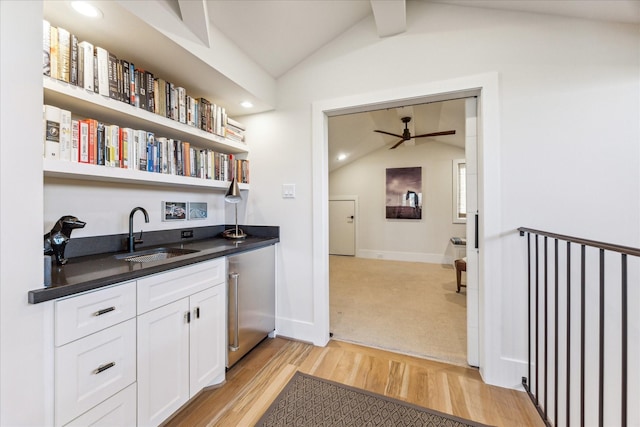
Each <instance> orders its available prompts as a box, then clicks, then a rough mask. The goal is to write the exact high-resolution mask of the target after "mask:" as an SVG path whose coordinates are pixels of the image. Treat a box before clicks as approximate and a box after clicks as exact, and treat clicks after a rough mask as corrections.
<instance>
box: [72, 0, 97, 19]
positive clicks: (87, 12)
mask: <svg viewBox="0 0 640 427" xmlns="http://www.w3.org/2000/svg"><path fill="white" fill-rule="evenodd" d="M71 7H73V8H74V9H75V11H76V12H78V13H80V14H82V15H84V16H88V17H89V18H102V11H101V10H100V9H98V8H97V7H95V6H94V5H92V4H89V3H87V2H86V1H72V2H71Z"/></svg>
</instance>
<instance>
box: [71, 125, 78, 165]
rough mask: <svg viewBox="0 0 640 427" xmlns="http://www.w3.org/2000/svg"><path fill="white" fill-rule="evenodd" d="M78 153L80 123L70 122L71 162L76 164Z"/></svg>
mask: <svg viewBox="0 0 640 427" xmlns="http://www.w3.org/2000/svg"><path fill="white" fill-rule="evenodd" d="M79 153H80V122H79V121H78V120H71V161H72V162H74V163H77V162H78V161H79V159H80V158H79Z"/></svg>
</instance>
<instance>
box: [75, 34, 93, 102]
mask: <svg viewBox="0 0 640 427" xmlns="http://www.w3.org/2000/svg"><path fill="white" fill-rule="evenodd" d="M78 50H79V51H80V55H79V56H80V61H81V63H82V65H81V68H82V73H81V74H82V75H81V76H79V80H82V85H80V84H79V86H82V87H84V88H85V89H87V90H89V91H92V92H93V90H94V89H93V45H92V44H91V43H89V42H87V41H82V42H80V43H78Z"/></svg>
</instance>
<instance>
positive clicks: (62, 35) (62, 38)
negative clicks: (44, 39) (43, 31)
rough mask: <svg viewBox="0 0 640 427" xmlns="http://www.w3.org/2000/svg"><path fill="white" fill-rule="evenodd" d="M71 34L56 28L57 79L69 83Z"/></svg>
mask: <svg viewBox="0 0 640 427" xmlns="http://www.w3.org/2000/svg"><path fill="white" fill-rule="evenodd" d="M70 37H71V34H69V31H67V30H65V29H64V28H60V27H58V79H59V80H62V81H63V82H67V83H69V77H70V70H71V52H70V49H71V38H70Z"/></svg>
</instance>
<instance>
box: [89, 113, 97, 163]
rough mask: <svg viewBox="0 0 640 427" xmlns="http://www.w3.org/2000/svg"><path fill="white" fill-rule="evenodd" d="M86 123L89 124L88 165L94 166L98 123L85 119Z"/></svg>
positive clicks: (94, 120)
mask: <svg viewBox="0 0 640 427" xmlns="http://www.w3.org/2000/svg"><path fill="white" fill-rule="evenodd" d="M87 123H89V163H90V164H92V165H95V164H97V154H98V121H97V120H96V119H87Z"/></svg>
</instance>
